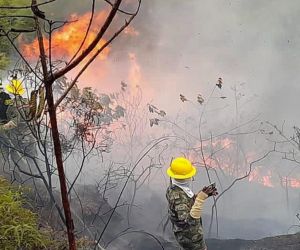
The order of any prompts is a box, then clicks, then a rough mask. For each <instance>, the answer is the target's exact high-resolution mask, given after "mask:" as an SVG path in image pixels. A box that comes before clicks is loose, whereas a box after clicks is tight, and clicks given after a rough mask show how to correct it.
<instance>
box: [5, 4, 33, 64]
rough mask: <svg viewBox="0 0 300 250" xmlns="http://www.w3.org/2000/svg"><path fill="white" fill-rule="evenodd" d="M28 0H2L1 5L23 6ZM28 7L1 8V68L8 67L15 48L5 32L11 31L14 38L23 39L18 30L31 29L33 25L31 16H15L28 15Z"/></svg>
mask: <svg viewBox="0 0 300 250" xmlns="http://www.w3.org/2000/svg"><path fill="white" fill-rule="evenodd" d="M28 3H29V1H28V0H0V5H1V6H22V5H26V4H28ZM28 14H30V12H29V10H28V9H18V10H15V9H0V70H3V69H6V68H7V67H8V66H9V64H10V57H11V56H12V52H13V48H12V47H11V44H10V42H9V40H8V39H7V37H5V34H7V33H9V34H10V37H11V39H12V40H14V39H22V37H21V36H19V33H18V32H14V31H17V30H21V29H30V27H32V26H33V20H32V19H31V18H25V17H24V18H16V17H15V16H17V15H19V16H22V15H24V16H28Z"/></svg>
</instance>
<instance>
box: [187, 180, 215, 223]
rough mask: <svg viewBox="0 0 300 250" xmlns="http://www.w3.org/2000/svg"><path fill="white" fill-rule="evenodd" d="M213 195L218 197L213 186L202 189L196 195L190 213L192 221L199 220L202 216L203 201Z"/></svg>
mask: <svg viewBox="0 0 300 250" xmlns="http://www.w3.org/2000/svg"><path fill="white" fill-rule="evenodd" d="M215 195H218V191H217V189H216V187H215V185H209V186H208V187H204V188H203V189H202V191H201V192H199V193H198V194H197V197H196V200H195V203H194V205H193V206H192V209H191V212H190V215H191V217H192V218H194V219H199V218H200V217H201V215H202V210H203V205H204V201H205V200H206V199H207V197H209V196H215Z"/></svg>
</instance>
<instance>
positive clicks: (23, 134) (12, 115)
mask: <svg viewBox="0 0 300 250" xmlns="http://www.w3.org/2000/svg"><path fill="white" fill-rule="evenodd" d="M6 90H7V92H8V93H10V94H11V95H12V96H13V99H11V101H10V104H9V105H8V107H7V110H6V118H7V121H6V123H5V124H3V125H0V132H2V133H3V134H6V137H7V138H8V141H7V146H8V147H9V154H10V159H11V161H12V162H13V168H14V170H15V168H17V172H19V176H22V180H21V181H22V182H23V181H24V178H23V176H24V174H25V176H26V175H27V177H30V175H32V174H33V172H32V168H31V166H32V165H33V158H34V157H35V156H36V154H37V153H36V143H35V138H34V137H33V134H32V131H31V127H30V124H29V123H28V121H27V119H26V117H27V116H28V114H29V112H30V109H29V105H28V101H27V99H25V98H23V97H22V95H23V94H24V93H25V89H24V88H23V86H22V82H21V81H19V80H17V79H16V77H14V78H13V79H12V80H11V82H10V83H9V84H8V85H7V86H6ZM22 174H23V175H22ZM18 181H19V180H18Z"/></svg>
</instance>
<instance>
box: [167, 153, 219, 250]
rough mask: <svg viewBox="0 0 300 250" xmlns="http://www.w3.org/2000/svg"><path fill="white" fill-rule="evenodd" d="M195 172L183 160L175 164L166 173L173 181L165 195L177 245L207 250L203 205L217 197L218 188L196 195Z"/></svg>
mask: <svg viewBox="0 0 300 250" xmlns="http://www.w3.org/2000/svg"><path fill="white" fill-rule="evenodd" d="M196 172H197V171H196V168H195V167H194V166H193V165H192V164H191V162H190V161H189V160H188V159H186V158H183V157H179V158H176V159H174V160H172V162H171V165H170V167H169V168H168V170H167V174H168V175H169V176H170V178H171V179H170V180H171V181H170V186H169V187H168V189H167V193H166V198H167V200H168V204H169V209H168V213H169V219H170V221H171V222H172V229H173V233H174V235H175V238H176V240H177V242H178V243H179V245H180V246H181V247H182V248H183V249H185V250H207V247H206V244H205V241H204V237H203V228H202V219H201V215H202V210H203V204H204V201H205V200H206V199H207V197H209V196H213V195H217V194H218V193H217V189H216V188H215V186H214V185H210V186H209V187H204V188H203V189H202V190H201V191H200V192H199V193H197V194H196V195H195V194H194V193H193V191H192V190H191V189H190V184H191V180H192V177H193V176H195V174H196Z"/></svg>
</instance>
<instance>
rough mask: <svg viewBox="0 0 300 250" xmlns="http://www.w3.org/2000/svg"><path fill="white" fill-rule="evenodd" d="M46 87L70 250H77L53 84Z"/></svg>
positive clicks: (46, 84) (47, 84)
mask: <svg viewBox="0 0 300 250" xmlns="http://www.w3.org/2000/svg"><path fill="white" fill-rule="evenodd" d="M45 86H46V99H47V103H48V112H49V116H50V123H51V131H52V138H53V143H54V153H55V158H56V165H57V169H58V176H59V182H60V191H61V199H62V204H63V208H64V212H65V217H66V226H67V233H68V241H69V249H70V250H76V242H75V236H74V224H73V220H72V214H71V209H70V203H69V200H68V190H67V184H66V176H65V172H64V167H63V159H62V152H61V144H60V139H59V132H58V127H57V117H56V111H55V106H54V98H53V92H52V84H51V83H45Z"/></svg>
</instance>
